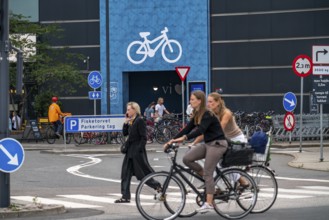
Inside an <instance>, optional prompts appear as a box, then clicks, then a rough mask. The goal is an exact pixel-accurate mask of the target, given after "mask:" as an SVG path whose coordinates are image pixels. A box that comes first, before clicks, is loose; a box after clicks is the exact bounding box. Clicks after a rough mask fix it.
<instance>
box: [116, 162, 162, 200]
mask: <svg viewBox="0 0 329 220" xmlns="http://www.w3.org/2000/svg"><path fill="white" fill-rule="evenodd" d="M133 175H134V168H133V162H132V160H128V166H127V171H126V176H125V177H124V178H123V179H122V180H121V194H122V198H123V199H129V200H130V198H131V193H130V182H131V178H132V176H133ZM144 177H145V176H143V177H138V179H140V180H142V179H143V178H144ZM146 185H148V186H149V187H151V188H153V189H157V188H158V187H161V184H160V183H159V182H158V181H155V180H154V179H150V180H149V181H147V182H146Z"/></svg>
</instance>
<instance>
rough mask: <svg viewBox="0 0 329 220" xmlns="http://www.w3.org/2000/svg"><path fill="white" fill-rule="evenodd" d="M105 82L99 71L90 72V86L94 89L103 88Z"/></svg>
mask: <svg viewBox="0 0 329 220" xmlns="http://www.w3.org/2000/svg"><path fill="white" fill-rule="evenodd" d="M102 82H103V79H102V75H101V74H100V73H99V72H98V71H93V72H90V73H89V75H88V85H89V86H90V87H91V88H93V89H98V88H99V87H101V85H102Z"/></svg>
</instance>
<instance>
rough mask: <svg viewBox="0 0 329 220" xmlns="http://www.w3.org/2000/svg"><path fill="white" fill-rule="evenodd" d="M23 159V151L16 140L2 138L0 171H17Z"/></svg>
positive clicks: (0, 142)
mask: <svg viewBox="0 0 329 220" xmlns="http://www.w3.org/2000/svg"><path fill="white" fill-rule="evenodd" d="M24 157H25V154H24V149H23V147H22V145H21V143H19V142H18V141H17V140H15V139H13V138H4V139H2V140H1V141H0V171H3V172H6V173H12V172H14V171H16V170H18V169H19V168H20V167H21V166H22V164H23V161H24Z"/></svg>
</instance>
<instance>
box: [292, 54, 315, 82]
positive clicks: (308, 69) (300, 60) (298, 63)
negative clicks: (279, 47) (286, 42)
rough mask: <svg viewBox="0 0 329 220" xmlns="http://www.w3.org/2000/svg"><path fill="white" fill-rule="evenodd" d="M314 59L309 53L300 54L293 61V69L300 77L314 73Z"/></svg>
mask: <svg viewBox="0 0 329 220" xmlns="http://www.w3.org/2000/svg"><path fill="white" fill-rule="evenodd" d="M312 68H313V63H312V59H311V58H310V57H309V56H307V55H303V54H302V55H299V56H297V57H296V58H295V59H294V61H293V62H292V69H293V70H294V73H295V74H296V75H297V76H299V77H306V76H309V75H310V74H311V73H312Z"/></svg>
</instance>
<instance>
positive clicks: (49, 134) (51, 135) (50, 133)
mask: <svg viewBox="0 0 329 220" xmlns="http://www.w3.org/2000/svg"><path fill="white" fill-rule="evenodd" d="M56 139H57V136H56V134H55V129H54V127H53V126H50V127H48V128H47V130H46V140H47V142H48V144H53V143H55V141H56Z"/></svg>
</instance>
